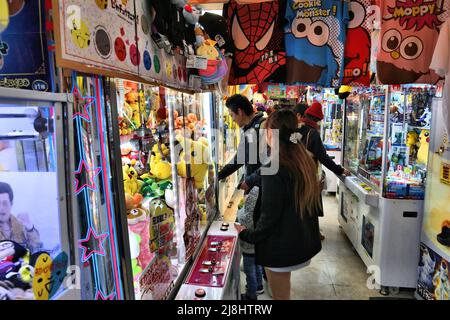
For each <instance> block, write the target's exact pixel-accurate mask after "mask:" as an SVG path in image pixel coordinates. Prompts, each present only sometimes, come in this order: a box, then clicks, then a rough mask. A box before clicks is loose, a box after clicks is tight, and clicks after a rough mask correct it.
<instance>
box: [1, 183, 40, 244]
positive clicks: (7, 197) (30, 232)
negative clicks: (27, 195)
mask: <svg viewBox="0 0 450 320" xmlns="http://www.w3.org/2000/svg"><path fill="white" fill-rule="evenodd" d="M13 201H14V192H13V190H12V188H11V186H10V185H9V184H8V183H5V182H0V241H1V240H11V241H14V242H17V243H18V244H20V245H22V246H23V247H25V248H27V249H28V250H29V251H30V252H31V253H34V252H37V251H39V250H40V249H42V242H41V241H40V235H39V232H38V230H37V229H36V228H35V227H34V225H33V224H32V223H31V221H30V217H29V216H28V214H27V213H19V214H17V215H16V216H14V215H13V214H12V207H13Z"/></svg>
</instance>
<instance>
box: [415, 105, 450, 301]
mask: <svg viewBox="0 0 450 320" xmlns="http://www.w3.org/2000/svg"><path fill="white" fill-rule="evenodd" d="M443 108H445V105H444V104H443V100H442V99H437V100H436V101H435V103H434V104H433V108H432V112H433V115H432V117H431V118H432V120H431V121H432V125H431V132H430V136H429V138H430V145H429V148H430V153H429V157H428V177H427V182H426V188H427V189H426V193H425V211H424V218H423V226H422V237H421V243H420V260H419V267H418V269H417V277H418V283H417V290H416V297H418V298H419V299H425V300H449V299H450V280H449V267H450V231H449V230H450V209H449V208H450V203H449V199H450V142H449V141H450V139H449V134H450V132H449V131H448V129H449V128H445V124H444V122H445V121H444V120H443V119H445V117H444V116H443V114H442V110H443Z"/></svg>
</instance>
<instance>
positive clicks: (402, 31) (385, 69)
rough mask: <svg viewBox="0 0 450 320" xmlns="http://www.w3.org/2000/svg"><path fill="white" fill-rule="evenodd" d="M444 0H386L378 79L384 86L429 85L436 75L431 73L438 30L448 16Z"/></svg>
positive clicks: (383, 8)
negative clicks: (404, 84)
mask: <svg viewBox="0 0 450 320" xmlns="http://www.w3.org/2000/svg"><path fill="white" fill-rule="evenodd" d="M449 6H450V2H449V1H445V0H386V1H383V2H382V7H381V13H382V21H381V32H380V50H379V52H378V56H377V60H378V62H377V73H378V78H379V80H380V81H381V83H383V84H403V83H430V84H436V83H437V82H438V80H439V76H438V75H437V74H436V73H435V72H434V71H432V70H430V68H429V67H430V63H431V59H432V56H433V53H434V49H435V47H436V42H437V38H438V36H439V29H440V26H441V25H442V23H443V22H444V21H445V18H446V17H448V15H449Z"/></svg>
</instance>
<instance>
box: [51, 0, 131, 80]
mask: <svg viewBox="0 0 450 320" xmlns="http://www.w3.org/2000/svg"><path fill="white" fill-rule="evenodd" d="M58 4H59V14H60V23H59V25H60V28H61V43H60V45H61V57H62V58H63V59H66V60H70V61H74V62H79V63H83V64H90V65H94V66H98V67H103V68H109V69H111V70H116V71H120V72H125V73H131V74H136V75H137V74H138V66H139V63H140V54H139V52H138V50H137V46H136V39H135V23H136V16H135V14H134V1H116V0H110V1H106V0H105V1H89V2H87V1H83V0H62V1H58ZM54 9H55V10H56V8H54Z"/></svg>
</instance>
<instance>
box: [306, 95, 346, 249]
mask: <svg viewBox="0 0 450 320" xmlns="http://www.w3.org/2000/svg"><path fill="white" fill-rule="evenodd" d="M322 120H323V110H322V105H321V104H320V103H318V102H314V103H313V104H312V105H311V106H310V107H309V108H308V109H306V111H305V117H304V118H302V119H300V123H301V124H303V125H302V126H301V127H300V133H301V135H302V142H303V144H304V145H305V146H306V149H308V151H309V152H311V153H312V156H313V158H314V160H315V161H318V162H320V163H321V164H323V165H324V166H325V167H327V168H328V169H329V170H330V171H331V172H333V173H334V174H336V175H337V176H342V175H343V176H349V175H350V171H348V170H347V169H345V168H344V167H342V166H340V165H338V164H336V163H335V162H334V161H333V159H331V158H330V156H329V155H328V153H327V150H326V149H325V147H324V145H323V142H322V139H321V138H320V133H319V125H318V122H320V121H322ZM321 216H323V212H322V215H321ZM321 239H322V240H324V239H325V236H324V235H323V234H321Z"/></svg>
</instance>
